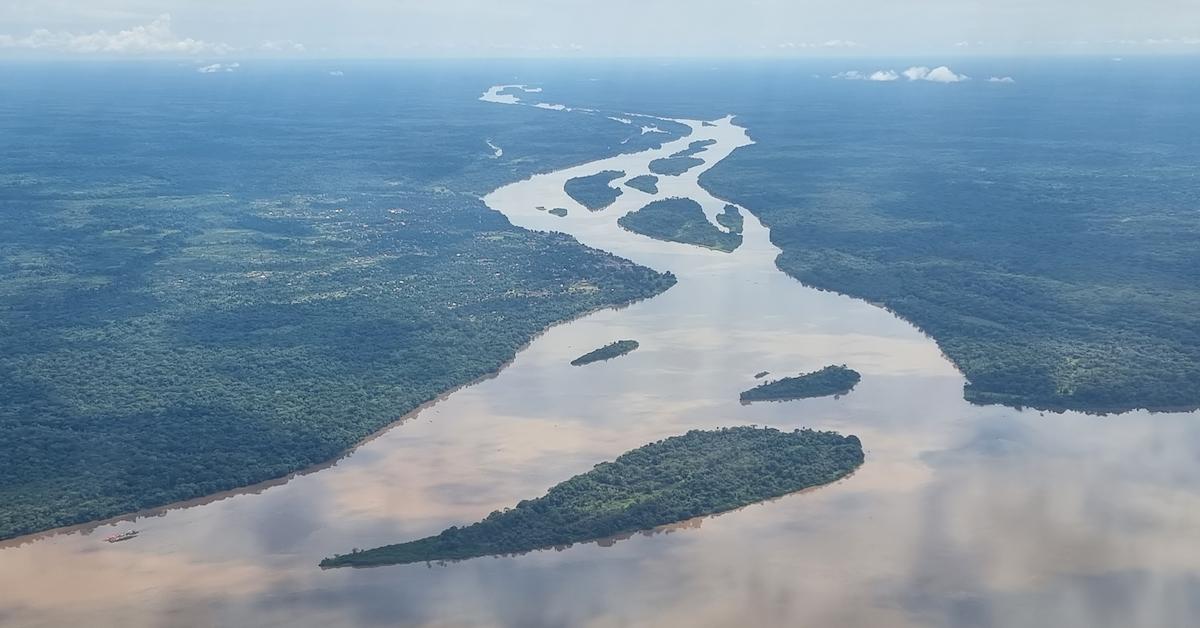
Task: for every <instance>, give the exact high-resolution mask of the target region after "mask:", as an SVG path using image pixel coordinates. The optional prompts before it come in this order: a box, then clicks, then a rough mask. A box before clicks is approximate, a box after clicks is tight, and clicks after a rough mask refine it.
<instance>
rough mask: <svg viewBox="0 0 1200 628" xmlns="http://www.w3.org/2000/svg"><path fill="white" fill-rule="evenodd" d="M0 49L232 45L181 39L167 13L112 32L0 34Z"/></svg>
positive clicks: (121, 50) (205, 50) (174, 50)
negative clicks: (144, 22) (21, 35)
mask: <svg viewBox="0 0 1200 628" xmlns="http://www.w3.org/2000/svg"><path fill="white" fill-rule="evenodd" d="M0 48H15V49H25V50H41V51H46V52H63V53H72V54H114V55H145V54H180V55H198V54H225V53H228V52H230V51H231V50H232V48H231V47H230V46H229V45H228V44H224V43H214V42H206V41H201V40H198V39H192V38H190V37H186V38H181V37H178V36H176V35H175V33H174V32H172V30H171V16H170V14H166V13H164V14H163V15H160V16H159V17H158V18H157V19H155V20H154V21H153V22H150V23H149V24H144V25H142V26H134V27H133V28H129V29H126V30H123V31H118V32H115V33H109V32H108V31H103V30H102V31H96V32H94V33H72V32H69V31H56V32H52V31H49V30H46V29H44V28H39V29H37V30H35V31H33V32H32V33H30V34H29V35H27V36H25V37H15V36H13V35H0Z"/></svg>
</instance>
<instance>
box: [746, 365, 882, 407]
mask: <svg viewBox="0 0 1200 628" xmlns="http://www.w3.org/2000/svg"><path fill="white" fill-rule="evenodd" d="M763 375H765V373H764V374H763ZM755 377H756V378H757V377H760V376H759V375H756V376H755ZM861 379H862V376H861V375H859V373H858V371H855V370H853V369H850V368H847V367H846V365H844V364H843V365H841V366H832V365H831V366H826V367H825V368H823V369H821V370H819V371H813V372H811V373H804V374H801V375H798V376H796V377H784V378H781V379H776V380H772V381H769V382H766V383H764V384H759V385H758V386H755V387H754V388H751V389H750V390H746V391H743V392H742V394H741V401H742V403H750V402H754V401H790V400H794V399H809V398H812V397H828V396H830V395H834V396H839V395H844V394H846V393H848V392H850V391H851V390H853V389H854V387H855V386H857V385H858V382H859V381H860V380H861Z"/></svg>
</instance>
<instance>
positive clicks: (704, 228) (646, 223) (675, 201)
mask: <svg viewBox="0 0 1200 628" xmlns="http://www.w3.org/2000/svg"><path fill="white" fill-rule="evenodd" d="M735 216H736V217H735ZM741 219H742V216H741V214H740V213H738V211H737V208H736V207H733V206H732V205H731V206H729V207H727V208H726V209H725V210H724V212H723V214H722V217H721V218H719V220H720V222H721V223H722V224H723V225H725V227H726V228H727V229H730V231H721V230H720V229H718V228H717V227H716V225H714V224H712V223H711V222H709V221H708V218H707V217H705V215H704V208H702V207H700V203H697V202H696V201H694V200H692V199H690V198H678V197H672V198H663V199H659V200H656V201H651V202H650V203H647V204H646V206H645V207H642V208H641V209H639V210H637V211H633V212H629V213H628V214H625V215H624V216H621V217H620V218H618V219H617V224H618V225H621V227H622V228H624V229H628V230H629V231H632V232H634V233H640V234H642V235H644V236H649V237H651V238H655V239H658V240H667V241H669V242H682V243H684V244H694V245H696V246H702V247H705V248H709V249H713V250H716V251H723V252H726V253H729V252H732V251H733V250H734V249H736V248H737V247H738V246H740V245H741V244H742V236H741ZM733 226H736V227H737V230H736V231H734V230H733V229H732V227H733Z"/></svg>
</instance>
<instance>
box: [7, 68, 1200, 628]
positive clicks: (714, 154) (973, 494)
mask: <svg viewBox="0 0 1200 628" xmlns="http://www.w3.org/2000/svg"><path fill="white" fill-rule="evenodd" d="M489 93H498V91H497V90H490V91H489ZM503 102H506V103H508V104H510V105H511V104H520V103H519V102H516V103H514V102H513V101H510V100H504V101H503ZM543 108H545V107H543ZM585 114H586V110H582V111H581V110H577V111H574V112H571V111H569V110H548V111H546V112H545V115H585ZM680 122H683V123H685V124H688V125H689V126H691V128H692V130H693V133H692V135H691V136H690V137H687V138H684V139H681V140H676V141H673V142H671V143H668V144H666V145H664V146H663V147H662V148H660V149H656V150H650V151H644V152H640V153H636V154H630V155H620V156H616V157H612V158H609V159H603V160H600V161H596V162H591V163H588V164H584V165H580V166H577V167H573V168H569V169H566V170H562V171H558V172H553V173H549V174H543V175H537V176H534V177H532V178H531V179H527V180H524V181H520V182H517V183H513V184H511V185H508V186H505V187H502V188H500V189H498V190H496V191H495V192H493V193H491V194H490V195H488V196H487V197H486V198H485V201H486V202H487V203H488V205H489V206H491V207H492V208H494V209H496V210H498V211H501V212H503V213H504V214H505V215H506V216H508V218H509V219H510V220H511V221H512V222H513V223H515V224H517V225H520V226H523V227H527V228H530V229H540V230H557V231H562V232H566V233H569V234H571V235H573V236H574V237H576V238H577V239H579V241H581V242H583V243H584V244H587V245H589V246H593V247H596V248H601V249H604V250H607V251H610V252H612V253H615V254H617V255H620V256H623V257H627V258H629V259H632V260H634V261H636V262H638V263H641V264H644V265H647V266H650V267H652V268H655V269H659V270H664V271H666V270H669V271H671V272H673V273H675V274H676V275H677V276H678V278H679V283H678V284H677V285H676V286H675V287H673V288H671V289H670V290H668V291H667V292H665V293H663V294H662V295H659V296H657V297H655V298H652V299H649V300H646V301H642V302H639V303H636V304H633V305H631V306H629V307H626V308H622V309H617V310H604V311H599V312H596V313H593V314H590V315H588V316H586V317H583V318H581V319H579V320H575V321H572V322H569V323H566V324H562V325H558V326H556V327H553V328H551V329H549V330H548V331H547V332H546V333H545V334H543V335H541V336H540V337H538V338H537V339H536V340H534V342H533V343H531V345H530V346H529V347H527V348H526V349H524V350H523V351H521V352H520V353H519V354H518V356H517V358H516V359H515V360H514V361H513V363H512V364H510V365H509V366H507V367H506V368H504V369H503V370H502V371H501V372H500V373H499V374H498V375H497V376H496V377H493V378H490V379H487V380H484V381H481V382H478V383H476V384H474V385H471V386H468V387H465V388H462V389H460V390H457V391H455V392H453V393H452V394H450V395H448V396H447V397H446V398H444V399H442V400H441V401H439V402H438V403H435V404H432V405H431V406H429V407H426V408H423V409H421V410H420V411H418V412H416V413H414V414H413V415H411V416H410V417H407V418H406V420H405V421H403V422H402V423H401V424H399V425H398V426H396V427H394V428H393V429H390V430H389V431H387V432H385V433H383V434H381V435H379V436H378V437H377V438H374V439H372V440H370V441H368V442H366V443H364V444H363V445H362V446H360V447H359V448H358V449H357V450H355V451H354V452H353V453H352V454H351V455H350V456H348V457H346V458H344V459H343V460H341V461H340V462H338V463H337V464H336V465H334V466H331V467H328V468H325V469H322V470H319V471H317V472H314V473H310V474H306V475H302V476H299V477H296V478H294V479H292V480H290V481H289V482H286V483H283V484H280V485H275V486H271V487H261V488H263V490H258V491H257V492H248V493H240V494H234V495H230V496H226V497H225V498H223V499H219V500H216V501H211V502H209V503H204V504H202V505H191V506H187V507H178V508H173V509H168V510H166V511H165V512H163V513H161V514H158V515H157V516H150V517H142V518H140V519H138V520H137V521H136V522H135V523H130V522H129V521H121V522H116V523H112V524H104V525H101V526H99V527H95V526H92V527H85V528H82V529H77V530H72V531H68V532H65V533H58V534H52V535H48V536H41V537H35V538H27V539H22V540H18V542H15V543H9V544H8V545H7V547H4V548H3V549H0V625H5V626H9V625H11V626H68V625H87V626H100V625H104V626H123V627H128V628H133V627H142V626H210V625H211V626H314V627H315V626H320V627H325V626H398V625H404V626H463V625H471V626H514V627H517V626H519V627H533V626H629V625H640V626H728V625H734V624H741V625H749V626H799V625H806V626H889V627H906V626H956V627H960V626H1022V627H1027V626H1055V627H1071V626H1079V627H1087V628H1098V627H1102V626H1114V627H1115V626H1120V627H1122V628H1127V627H1130V626H1183V625H1193V624H1194V623H1195V619H1196V618H1197V617H1200V544H1197V543H1196V542H1195V538H1196V533H1197V531H1198V530H1200V499H1198V496H1197V490H1196V486H1198V485H1200V457H1198V456H1200V454H1198V452H1200V413H1195V412H1193V413H1178V414H1151V413H1147V412H1131V413H1126V414H1122V415H1110V416H1107V417H1097V416H1087V415H1082V414H1078V413H1070V412H1068V413H1061V414H1051V413H1045V414H1043V413H1041V412H1037V411H1018V410H1014V409H1011V408H1005V407H999V406H988V407H978V406H972V405H970V404H968V403H966V402H965V401H964V400H963V399H962V385H963V377H962V375H961V374H960V373H958V372H957V371H956V370H955V368H954V367H953V365H952V364H950V363H949V362H948V361H947V360H946V359H945V357H944V356H942V354H941V352H940V351H939V350H938V347H937V345H936V344H935V343H934V342H933V341H932V340H931V339H930V338H928V337H926V336H925V335H924V334H922V333H921V332H920V331H919V330H917V329H915V328H914V327H913V326H911V325H910V324H908V323H906V322H904V321H902V320H900V319H898V318H896V317H895V316H893V315H891V314H890V313H888V312H886V311H885V310H883V309H880V308H878V307H875V306H873V305H870V304H867V303H864V302H862V301H858V300H855V299H851V298H848V297H845V296H841V295H837V294H833V293H829V292H822V291H818V290H814V289H810V288H807V287H805V286H803V285H801V284H800V283H799V282H797V281H795V280H793V279H791V278H789V277H788V276H786V275H784V274H783V273H782V272H780V271H779V270H778V269H777V268H776V267H775V265H774V258H775V256H776V255H777V254H778V249H776V248H775V247H774V246H773V245H772V244H771V243H770V241H769V238H768V235H769V233H768V231H767V229H766V228H765V227H764V226H763V225H762V224H761V223H760V222H759V221H758V220H757V219H756V218H755V217H754V216H753V215H752V214H750V213H749V212H747V211H745V210H744V209H743V210H742V213H743V215H744V216H745V226H744V243H743V244H742V246H741V247H739V248H738V249H737V250H736V251H735V252H733V253H731V254H727V253H721V252H717V251H711V250H707V249H702V248H698V247H694V246H688V245H683V244H676V243H669V242H661V241H656V240H652V239H650V238H646V237H643V236H640V235H636V234H633V233H630V232H627V231H625V230H623V229H621V228H620V227H618V226H617V223H616V221H617V218H618V217H619V216H621V215H623V214H624V213H626V212H628V211H632V210H635V209H637V208H639V207H641V206H642V205H643V204H644V203H646V202H647V201H649V200H650V199H652V198H663V197H669V196H684V197H689V198H693V199H695V200H697V201H699V202H700V203H701V205H702V206H703V207H704V209H705V211H706V213H707V214H708V215H709V216H713V215H715V214H716V213H717V212H719V211H720V210H721V208H722V207H723V206H724V205H725V201H723V200H720V199H716V198H713V197H712V196H710V195H709V194H708V193H707V192H706V191H704V190H703V189H702V188H701V187H700V186H699V184H698V182H697V177H698V176H699V174H700V173H701V172H702V171H703V170H705V169H707V168H709V167H711V166H712V165H713V164H715V163H716V162H718V161H720V160H721V159H724V158H725V157H726V156H728V155H729V154H730V153H731V152H732V151H734V150H735V149H737V148H738V147H740V146H744V145H747V144H748V143H749V142H750V140H749V138H748V136H747V134H746V130H745V129H743V128H740V127H738V126H736V125H735V124H734V122H733V120H732V119H731V118H725V119H721V120H715V121H710V122H708V123H702V122H700V121H680ZM701 139H713V140H716V143H715V144H713V145H712V146H709V147H708V148H707V149H706V150H705V151H703V152H701V153H700V154H698V155H697V157H699V158H701V159H703V160H704V161H705V163H704V165H702V166H698V167H696V168H693V169H691V170H690V171H688V172H686V173H684V174H683V175H681V176H678V177H660V178H659V188H660V191H659V194H658V195H657V196H655V197H651V196H649V195H646V194H644V193H642V192H639V191H637V190H633V189H631V188H627V187H624V186H622V187H623V189H624V194H623V195H622V196H620V197H619V199H618V200H617V202H616V203H615V204H614V205H612V206H611V207H609V208H607V209H605V210H603V211H599V212H589V211H586V210H585V209H583V208H582V207H580V206H578V204H576V203H575V202H574V201H572V200H571V199H570V198H569V197H567V196H566V194H565V193H564V192H563V184H564V183H565V182H566V180H567V179H569V178H571V177H575V176H581V175H588V174H593V173H596V172H599V171H601V170H621V171H624V172H625V173H626V175H625V177H623V178H622V179H619V180H618V181H617V182H616V184H617V185H619V184H620V182H622V181H624V180H625V179H627V178H629V177H633V176H635V175H639V174H644V173H646V172H648V171H647V165H648V163H649V162H650V160H652V159H655V158H658V157H662V156H665V155H668V154H670V153H673V152H675V151H677V150H680V149H682V148H686V147H687V145H688V144H689V143H690V142H692V141H695V140H701ZM539 206H540V207H544V208H552V207H565V208H568V209H569V210H570V211H569V214H568V215H567V216H566V217H563V218H560V217H557V216H554V215H551V214H549V213H548V212H546V211H543V210H538V209H537V207H539ZM621 338H631V339H636V340H638V341H639V342H640V343H641V348H639V349H638V350H637V351H635V352H633V353H631V354H629V355H628V356H625V357H621V358H619V359H614V360H610V361H607V362H603V363H597V364H592V365H588V366H585V367H580V368H575V367H571V366H569V365H568V362H569V361H570V360H571V359H573V358H575V357H577V356H579V355H580V354H582V353H585V352H587V351H589V350H591V349H594V348H596V347H599V346H601V345H603V344H607V343H608V342H611V341H613V340H617V339H621ZM827 364H846V365H848V366H850V367H851V368H854V369H855V370H858V371H859V372H860V373H862V376H863V380H862V382H861V384H859V386H858V387H857V388H856V389H855V390H854V391H852V392H851V393H849V394H847V395H845V396H842V397H840V398H823V399H810V400H804V401H796V402H787V403H766V404H754V405H748V406H746V405H741V404H740V403H739V402H738V393H739V392H740V391H742V390H744V389H746V388H749V387H751V386H753V385H755V383H756V382H757V380H755V379H754V377H753V376H754V374H755V373H757V372H759V371H769V372H770V373H771V375H770V377H778V376H784V375H794V374H797V373H799V372H802V371H810V370H815V369H818V368H821V367H822V366H825V365H827ZM739 424H758V425H770V426H775V427H779V428H783V429H791V428H794V427H811V428H816V429H832V430H837V431H839V432H842V433H847V434H856V435H858V436H859V437H860V438H861V439H862V442H863V445H864V449H865V450H866V454H867V460H866V463H865V464H864V465H863V467H862V468H861V469H860V470H859V471H857V472H856V473H854V474H853V475H852V476H850V477H848V478H846V479H844V480H842V481H840V482H837V483H834V484H832V485H829V486H825V487H821V488H819V489H815V490H811V491H806V492H803V493H800V494H795V495H791V496H787V497H784V498H781V499H778V500H773V501H770V502H767V503H762V504H757V505H753V506H750V507H747V508H744V509H741V510H738V511H735V512H732V513H726V514H723V515H719V516H715V517H710V518H705V519H701V520H697V521H693V522H688V523H687V524H685V525H680V526H675V527H673V528H671V529H669V530H662V531H658V532H655V533H646V534H635V535H632V536H631V537H630V538H627V539H622V540H617V541H616V542H604V543H587V544H579V545H576V546H573V547H571V548H567V549H562V550H545V551H538V552H532V553H529V554H525V555H522V556H515V557H500V558H482V559H475V560H469V561H463V562H457V563H452V564H447V565H408V566H398V567H385V568H376V569H361V570H355V569H338V570H328V571H323V570H320V569H318V568H317V566H316V565H317V562H318V561H319V560H320V559H321V558H323V557H325V556H329V555H331V554H334V553H340V552H345V551H347V550H349V549H350V548H352V547H359V548H367V547H373V546H376V545H381V544H386V543H391V542H397V541H402V540H408V539H411V538H416V537H420V536H425V535H428V534H432V533H436V532H438V531H440V530H441V529H442V528H445V527H447V526H450V525H461V524H464V523H470V522H473V521H475V520H478V519H479V518H481V517H483V516H485V515H486V514H487V513H488V512H490V511H492V510H495V509H500V508H504V507H506V506H511V505H513V504H515V503H516V502H518V501H520V500H521V499H525V498H530V497H535V496H537V495H540V494H542V493H543V492H544V491H545V490H546V489H547V488H548V487H550V486H551V485H553V484H555V483H557V482H559V481H561V480H563V479H566V478H568V477H570V476H571V475H574V474H577V473H580V472H583V471H586V470H588V469H589V468H591V466H592V465H593V464H595V463H597V462H600V461H603V460H609V459H612V458H613V457H615V456H617V455H619V454H620V453H622V452H624V451H626V450H629V449H632V448H634V447H638V446H640V445H643V444H645V443H647V442H650V441H653V440H656V439H659V438H663V437H666V436H670V435H675V434H680V433H682V432H685V431H687V430H688V429H692V428H714V427H719V426H728V425H739ZM130 528H137V529H140V530H141V531H142V532H141V535H140V536H138V537H137V538H136V539H133V540H130V541H126V542H122V543H114V544H109V543H105V542H104V541H103V538H104V537H106V536H108V535H110V534H113V533H115V532H119V531H123V530H128V529H130Z"/></svg>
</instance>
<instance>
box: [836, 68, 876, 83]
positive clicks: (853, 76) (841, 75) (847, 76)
mask: <svg viewBox="0 0 1200 628" xmlns="http://www.w3.org/2000/svg"><path fill="white" fill-rule="evenodd" d="M829 78H835V79H842V80H846V81H865V80H867V75H866V74H863V73H862V72H859V71H858V70H846V71H845V72H838V73H837V74H834V75H833V76H831V77H829Z"/></svg>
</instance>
